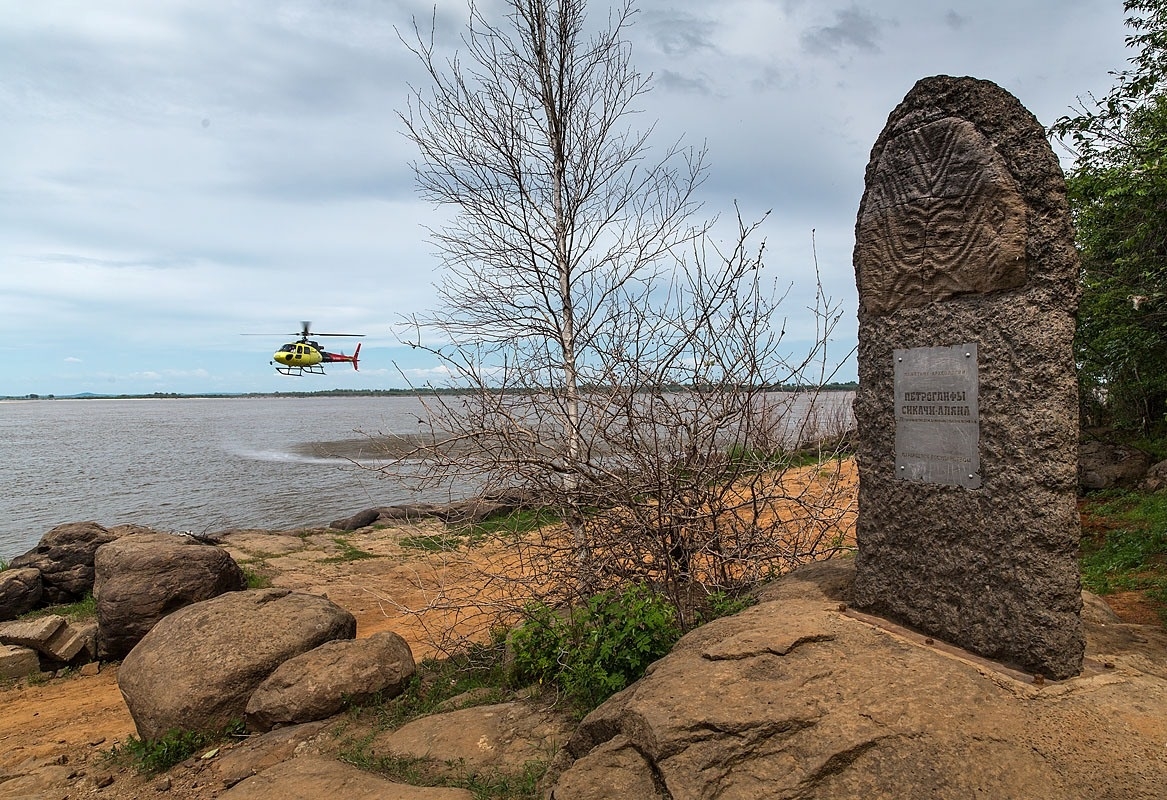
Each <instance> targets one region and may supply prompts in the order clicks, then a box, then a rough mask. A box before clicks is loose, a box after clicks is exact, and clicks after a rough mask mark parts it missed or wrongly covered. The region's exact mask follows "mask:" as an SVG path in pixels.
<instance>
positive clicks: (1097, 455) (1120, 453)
mask: <svg viewBox="0 0 1167 800" xmlns="http://www.w3.org/2000/svg"><path fill="white" fill-rule="evenodd" d="M1150 465H1151V458H1150V456H1148V455H1147V454H1146V453H1144V452H1143V451H1142V450H1137V449H1135V448H1133V447H1129V446H1127V445H1125V444H1117V443H1114V442H1106V441H1102V440H1097V439H1092V440H1089V441H1085V442H1082V443H1081V444H1080V445H1079V446H1078V485H1079V488H1081V489H1083V490H1087V491H1092V490H1096V489H1113V488H1115V487H1123V488H1130V487H1132V486H1137V485H1138V484H1139V482H1140V481H1142V480H1143V479H1144V478H1145V477H1146V475H1147V470H1148V468H1149V467H1150Z"/></svg>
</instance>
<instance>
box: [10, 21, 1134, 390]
mask: <svg viewBox="0 0 1167 800" xmlns="http://www.w3.org/2000/svg"><path fill="white" fill-rule="evenodd" d="M498 6H499V0H484V2H482V3H480V8H482V9H483V10H484V12H485V13H486V14H488V15H490V14H491V13H492V11H493V10H494V9H496V8H498ZM637 8H638V9H639V14H638V15H637V17H636V23H635V25H634V26H633V27H632V28H631V29H630V30H629V31H628V37H627V38H628V39H629V40H630V42H631V43H632V58H633V62H634V64H635V65H636V67H637V68H638V69H639V71H640V72H642V73H644V74H651V75H652V76H653V90H652V92H651V93H649V94H648V95H646V96H645V97H644V98H643V99H642V102H641V103H640V106H641V107H642V111H641V113H640V114H639V115H638V117H637V124H638V125H641V126H642V127H643V126H646V125H648V124H652V123H655V128H654V134H653V142H654V143H655V144H656V146H657V148H658V150H659V149H660V148H664V147H666V146H668V145H669V144H671V143H673V142H674V141H676V140H678V139H681V140H682V141H683V142H684V143H686V144H691V145H695V146H701V145H702V144H704V145H705V146H706V147H707V148H708V157H707V161H708V165H709V177H708V180H707V181H706V183H705V184H704V185H703V187H702V189H701V196H700V199H701V200H702V202H703V203H704V205H703V208H702V214H703V215H705V216H708V217H713V216H718V215H720V216H721V218H722V219H726V215H727V214H728V215H732V213H733V208H734V203H735V202H736V203H737V204H738V205H739V207H740V208H741V209H742V213H743V215H744V216H746V217H747V218H755V217H759V216H761V215H762V214H763V213H765V212H767V211H769V212H770V215H769V217H768V218H767V221H766V223H765V225H764V227H763V229H762V234H763V235H764V237H765V239H766V241H767V250H766V252H767V257H766V269H767V273H768V274H769V275H771V276H772V277H774V279H775V280H776V281H778V282H779V283H780V284H781V285H782V286H787V285H790V286H791V290H790V293H789V295H788V297H787V300H786V302H785V304H784V306H783V313H784V314H785V315H786V317H787V323H786V324H787V339H786V342H787V344H788V345H789V347H790V352H791V353H792V354H798V353H800V352H802V351H804V350H805V349H806V347H807V346H808V343H809V342H810V341H811V340H813V338H814V324H813V318H812V315H811V314H810V313H809V312H808V311H807V306H808V305H810V304H811V302H812V297H813V293H814V270H815V264H816V261H817V265H818V269H819V272H820V274H821V276H822V281H823V285H824V288H825V291H826V293H827V294H828V296H830V297H831V298H832V299H833V300H834V301H835V302H836V303H838V304H839V308H840V311H841V314H842V317H841V322H840V324H839V325H838V327H837V328H836V329H835V330H834V331H833V333H832V336H831V341H830V342H829V351H828V352H829V357H830V358H832V359H834V358H840V359H842V358H844V357H845V356H846V355H847V354H848V353H849V352H850V351H851V350H852V349H853V347H854V345H855V337H856V328H857V325H856V321H855V314H856V305H857V295H856V290H855V282H854V271H853V268H852V263H851V254H852V248H853V246H854V225H855V216H856V212H857V210H858V206H859V201H860V198H861V196H862V193H863V174H864V169H865V167H866V165H867V161H868V157H869V155H870V151H871V147H872V145H873V144H874V142H875V140H876V138H877V137H878V135H879V133H880V131H881V130H882V129H883V126H884V124H885V123H886V121H887V117H888V115H889V114H890V112H891V111H892V109H893V108H894V107H895V106H896V104H897V103H899V101H900V100H901V99H903V97H904V95H905V94H906V93H907V92H908V91H909V90H910V89H911V87H912V85H913V84H914V83H915V82H916V81H917V80H918V79H920V78H923V77H927V76H930V75H938V74H946V75H957V76H960V75H970V76H973V77H977V78H983V79H987V80H991V81H993V82H995V83H997V84H999V85H1000V86H1002V87H1003V88H1005V89H1006V90H1008V91H1010V92H1012V93H1013V94H1014V95H1015V96H1016V97H1017V98H1018V99H1020V100H1021V102H1022V103H1023V104H1024V105H1025V106H1026V107H1027V108H1028V109H1029V110H1030V111H1032V112H1033V113H1034V115H1035V116H1036V117H1037V119H1038V120H1039V121H1040V122H1041V123H1042V124H1043V125H1046V126H1048V125H1050V124H1051V123H1053V122H1054V121H1055V120H1056V119H1057V118H1058V117H1060V116H1062V115H1064V114H1066V113H1068V112H1069V111H1070V110H1071V106H1073V105H1074V104H1075V103H1076V102H1077V98H1079V97H1084V96H1087V95H1088V94H1090V93H1094V94H1096V95H1097V94H1101V93H1104V92H1105V91H1106V90H1107V88H1109V86H1110V85H1111V83H1112V78H1111V76H1110V75H1109V74H1108V73H1110V72H1111V71H1113V70H1116V69H1121V68H1123V67H1124V66H1125V64H1126V59H1127V58H1129V56H1130V55H1131V52H1130V51H1129V50H1128V49H1127V48H1126V47H1125V45H1124V37H1125V36H1126V34H1127V30H1126V28H1125V27H1124V25H1123V11H1122V2H1121V0H975V2H974V1H973V0H950V1H949V2H945V1H944V0H880V1H879V2H871V1H870V0H868V2H855V1H854V0H724V1H723V2H718V3H707V2H700V3H698V2H692V1H691V0H671V1H670V0H643V2H640V3H638V4H637ZM590 13H591V15H592V16H593V17H595V18H597V19H604V18H606V17H607V13H608V6H607V5H606V4H604V3H599V2H596V3H593V5H592V6H591V7H590ZM415 17H416V18H418V19H419V20H420V21H421V22H422V24H423V25H427V26H428V25H429V23H430V21H431V20H432V21H435V22H436V33H435V36H436V42H437V44H438V46H439V47H448V48H453V47H455V46H457V43H458V36H459V34H460V29H461V27H463V26H464V24H465V21H466V19H467V11H466V5H465V3H464V2H461V1H460V0H439V2H438V3H437V4H436V6H435V4H434V3H432V2H421V0H152V1H151V2H142V0H37V2H35V3H33V2H29V1H28V0H0V20H3V21H2V22H0V396H23V395H27V394H33V393H35V394H40V395H47V394H54V395H69V394H76V393H82V392H93V393H98V394H150V393H154V392H177V393H205V392H275V391H315V390H322V389H388V388H397V387H403V386H406V385H409V384H414V385H416V384H422V383H425V382H428V381H434V382H438V383H440V382H441V380H442V373H441V369H440V365H439V364H438V363H436V362H435V361H434V360H433V359H432V358H428V357H426V356H424V355H423V354H421V353H419V352H418V351H413V350H411V349H410V348H408V347H407V346H405V345H404V344H403V343H402V341H401V338H400V336H399V333H398V332H399V330H400V328H399V323H400V321H401V320H402V319H403V318H404V317H405V316H406V315H409V314H412V313H415V312H421V311H426V310H431V309H434V308H435V307H436V304H437V300H436V296H435V292H434V289H433V286H434V283H435V281H437V280H438V279H439V277H440V274H439V271H440V269H441V261H440V258H439V256H438V255H437V253H436V251H435V247H434V245H433V244H432V243H431V242H430V241H429V239H428V235H427V232H426V226H427V225H433V224H434V223H435V221H438V222H440V221H441V220H442V219H444V218H445V217H444V216H443V215H446V214H448V212H447V211H445V210H443V209H438V208H435V207H433V206H432V205H430V204H428V203H427V202H426V201H424V200H422V199H420V198H419V197H418V195H417V192H416V187H415V184H414V179H413V174H412V172H411V171H410V166H409V165H410V161H411V160H412V159H414V158H415V157H416V150H415V147H414V145H413V144H412V143H411V142H410V141H409V140H408V139H406V138H405V136H404V135H403V133H402V125H401V123H400V120H399V119H398V116H397V114H398V112H400V111H403V110H405V109H406V107H407V102H408V98H409V93H410V86H411V85H413V86H417V87H424V86H425V85H426V84H425V80H424V76H423V75H422V74H421V72H420V69H419V65H418V63H417V61H416V58H415V57H414V56H413V55H412V54H410V52H409V51H408V50H407V49H406V47H405V46H404V45H403V44H402V42H401V41H400V39H399V37H398V31H401V32H403V33H404V32H408V30H409V27H410V25H411V20H412V19H413V18H415ZM641 121H643V122H642V123H641ZM1055 151H1056V152H1058V154H1059V157H1061V158H1062V160H1063V165H1064V166H1066V167H1069V166H1070V165H1071V164H1072V161H1071V158H1072V156H1071V155H1070V154H1069V153H1066V152H1065V151H1064V150H1062V149H1060V148H1059V147H1058V146H1057V145H1055ZM812 231H813V233H812ZM301 320H310V321H312V326H313V330H317V331H323V332H347V333H362V334H365V338H364V339H362V340H359V341H361V342H362V349H361V362H360V370H359V372H357V371H353V370H352V369H350V368H349V367H348V366H347V365H344V364H337V365H333V366H332V367H330V368H329V369H328V374H327V375H326V376H323V377H319V376H304V377H300V378H289V377H283V376H280V375H277V374H276V373H275V370H274V369H273V368H272V367H271V366H270V365H269V361H270V359H271V354H272V352H273V351H275V350H276V349H278V348H279V346H280V345H281V344H283V343H284V342H286V341H290V340H291V339H292V338H294V337H293V336H291V334H294V333H296V332H297V331H298V330H299V326H300V321H301ZM245 333H248V334H263V335H260V336H246V337H245V336H241V334H245ZM354 341H357V340H352V339H348V340H345V339H337V340H326V341H325V342H324V343H325V344H327V345H329V346H330V349H333V350H334V351H335V350H343V351H344V352H347V353H351V352H352V350H351V348H352V346H353V344H352V343H353V342H354ZM835 374H836V377H837V379H840V380H848V379H853V378H854V376H855V366H854V359H853V356H852V357H851V358H850V359H847V360H845V361H844V362H843V364H842V366H841V368H840V369H839V371H838V372H837V373H835Z"/></svg>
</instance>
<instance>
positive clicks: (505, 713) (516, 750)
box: [369, 701, 570, 773]
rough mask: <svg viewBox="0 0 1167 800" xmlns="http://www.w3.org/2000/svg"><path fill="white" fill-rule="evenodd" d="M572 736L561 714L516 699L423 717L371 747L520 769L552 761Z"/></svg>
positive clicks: (476, 767) (485, 769) (475, 766)
mask: <svg viewBox="0 0 1167 800" xmlns="http://www.w3.org/2000/svg"><path fill="white" fill-rule="evenodd" d="M569 735H570V728H569V727H567V725H566V723H565V722H564V720H563V719H562V718H561V717H560V716H559V715H556V714H553V713H550V712H549V711H547V710H544V709H540V708H536V707H535V706H533V705H531V704H530V703H527V702H522V701H516V702H512V703H500V704H498V705H492V706H475V707H474V708H466V709H462V710H459V711H451V712H448V713H445V714H436V715H434V716H429V717H422V718H421V719H418V720H414V721H413V722H410V723H408V724H406V725H403V726H402V727H401V728H399V729H397V730H396V731H390V732H388V733H383V734H380V735H379V736H377V738H375V739H374V740H373V742H372V744H371V745H370V746H369V750H370V752H372V753H374V754H375V755H393V756H405V757H410V758H429V759H435V760H438V761H445V760H448V759H450V758H451V757H452V756H451V754H457V758H458V759H459V760H460V761H464V762H465V765H466V768H467V769H469V770H471V771H474V772H480V773H489V772H492V771H498V772H505V773H517V772H522V770H523V765H525V764H526V763H527V762H529V761H550V760H551V759H552V757H554V755H555V754H556V752H557V751H558V750H559V748H560V747H562V746H563V744H564V743H565V742H566V741H567V739H568V736H569Z"/></svg>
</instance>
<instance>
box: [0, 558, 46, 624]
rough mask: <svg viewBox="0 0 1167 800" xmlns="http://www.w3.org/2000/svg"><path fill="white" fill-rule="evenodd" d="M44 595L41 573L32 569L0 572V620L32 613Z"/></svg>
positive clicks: (24, 568) (25, 568)
mask: <svg viewBox="0 0 1167 800" xmlns="http://www.w3.org/2000/svg"><path fill="white" fill-rule="evenodd" d="M42 594H44V582H43V581H42V580H41V571H40V570H39V569H35V568H33V567H23V568H20V569H6V570H4V571H3V572H0V620H6V619H16V618H17V617H19V616H20V615H21V614H24V613H26V612H28V611H32V610H33V609H34V608H36V606H37V603H39V602H40V600H41V595H42Z"/></svg>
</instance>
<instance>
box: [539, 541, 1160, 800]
mask: <svg viewBox="0 0 1167 800" xmlns="http://www.w3.org/2000/svg"><path fill="white" fill-rule="evenodd" d="M853 576H854V568H853V566H852V562H851V560H849V559H847V560H840V561H833V562H825V563H823V564H819V565H813V566H811V567H808V568H803V569H801V570H798V571H796V572H794V573H793V574H792V575H790V576H788V577H786V578H783V579H782V580H780V581H778V582H776V583H775V584H772V585H770V586H768V587H767V588H766V589H765V590H764V592H763V596H762V602H761V603H760V604H759V605H757V606H754V607H753V608H750V609H748V610H746V611H744V612H742V613H740V614H737V615H735V616H733V617H729V618H725V619H721V620H716V621H714V622H711V623H709V624H708V625H706V626H704V627H702V628H698V629H697V630H695V631H693V632H691V633H690V634H688V635H687V636H685V637H684V638H682V639H681V641H680V642H679V643H678V644H677V646H676V647H675V648H674V650H673V652H672V653H670V654H669V655H668V656H666V657H665V658H663V659H661V660H660V661H658V662H657V663H656V664H654V665H653V667H651V668H650V670H649V673H648V675H646V676H645V677H644V678H643V679H642V680H641V681H639V682H638V683H636V684H634V685H632V686H630V687H629V688H627V689H625V690H624V691H623V692H621V693H620V694H618V695H616V696H615V697H613V698H612V699H611V700H609V701H608V702H607V703H605V704H604V705H603V706H601V707H600V708H599V709H597V710H596V711H594V712H593V713H592V714H590V715H589V716H588V717H587V718H585V719H584V720H583V722H582V723H581V724H580V726H579V728H578V729H577V731H576V733H575V734H574V735H573V736H572V738H571V739H570V740H569V742H568V744H567V747H566V756H565V762H566V764H567V765H569V766H568V768H567V769H566V771H565V772H564V773H563V774H562V776H561V777H560V778H559V782H558V785H557V786H556V787H555V793H554V796H555V798H556V800H592V798H595V799H596V800H598V799H599V798H601V797H637V798H643V799H644V800H652V799H653V798H665V797H668V798H671V800H696V799H697V798H715V797H716V798H727V799H728V798H754V797H765V798H774V799H775V800H778V799H780V798H799V799H800V800H814V799H815V798H822V800H826V799H827V798H841V797H889V798H891V797H897V798H898V797H928V798H932V800H948V799H949V798H951V799H952V800H956V798H967V797H973V796H984V797H1009V798H1012V799H1013V800H1025V799H1030V800H1037V799H1038V798H1041V799H1043V800H1045V799H1047V798H1048V800H1066V799H1067V798H1081V799H1082V800H1084V799H1085V798H1110V799H1111V800H1120V798H1121V800H1135V799H1137V798H1141V799H1143V800H1152V798H1161V797H1162V796H1163V787H1164V786H1167V759H1165V758H1164V757H1163V742H1164V741H1167V716H1165V715H1164V714H1163V711H1162V709H1163V708H1167V680H1165V679H1164V677H1163V676H1162V675H1157V674H1154V673H1153V672H1148V671H1147V670H1146V665H1147V663H1148V659H1147V652H1148V651H1147V650H1146V649H1145V648H1147V647H1150V646H1152V645H1153V647H1154V650H1155V651H1156V652H1158V654H1159V655H1158V658H1157V659H1153V660H1157V661H1159V662H1160V663H1161V662H1162V661H1163V660H1164V658H1165V657H1167V637H1165V636H1163V635H1162V633H1161V632H1159V633H1156V632H1155V631H1154V630H1152V629H1149V628H1147V626H1139V627H1142V628H1144V630H1142V631H1139V632H1133V631H1121V630H1115V629H1116V628H1122V627H1123V626H1121V625H1118V624H1116V623H1114V622H1113V621H1109V622H1107V621H1098V620H1101V619H1102V617H1101V616H1100V615H1097V614H1091V615H1090V616H1089V617H1088V618H1087V620H1086V634H1087V643H1088V649H1087V661H1086V667H1085V669H1084V670H1083V673H1082V675H1081V676H1080V677H1076V678H1073V679H1069V680H1065V681H1056V682H1055V681H1048V680H1040V681H1039V680H1037V679H1035V678H1034V677H1033V676H1031V675H1028V674H1025V673H1022V672H1018V671H1014V670H1010V669H1008V668H1007V667H1004V666H1002V665H999V664H995V663H993V662H988V661H985V660H984V659H981V658H978V657H976V656H974V655H972V654H970V653H968V652H967V651H963V650H957V649H956V648H954V647H950V646H947V645H944V644H943V643H941V642H939V641H938V640H935V641H934V640H932V639H926V638H925V637H924V636H923V635H920V634H916V633H913V632H912V631H910V630H908V629H906V628H901V627H897V626H895V625H893V624H890V623H887V622H886V621H883V620H880V619H878V618H875V617H869V616H867V615H862V614H857V613H855V612H853V611H850V610H849V609H848V607H847V602H848V596H849V593H850V591H851V584H852V581H853ZM1127 627H1134V626H1127ZM1136 640H1142V644H1139V648H1144V649H1136V650H1134V651H1132V650H1131V649H1130V648H1129V647H1128V645H1129V644H1130V643H1132V642H1135V641H1136ZM1100 743H1105V745H1104V746H1103V745H1100ZM1100 747H1103V749H1104V750H1105V751H1106V752H1110V753H1122V757H1121V758H1107V757H1104V756H1102V755H1100V752H1102V751H1100V749H1099V748H1100ZM1132 764H1137V765H1138V766H1137V768H1132Z"/></svg>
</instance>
